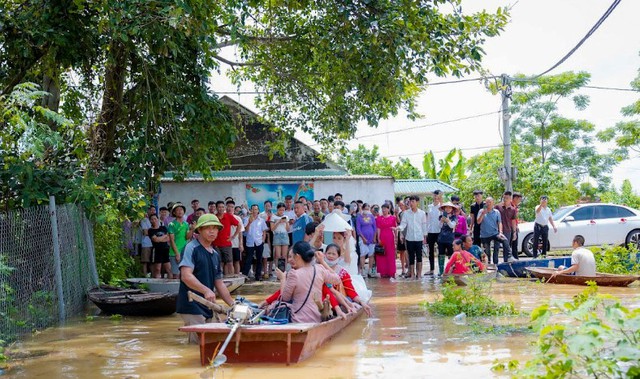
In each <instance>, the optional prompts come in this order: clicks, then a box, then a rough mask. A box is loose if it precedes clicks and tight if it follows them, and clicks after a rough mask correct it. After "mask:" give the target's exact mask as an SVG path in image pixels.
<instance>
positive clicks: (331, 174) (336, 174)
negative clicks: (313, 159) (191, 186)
mask: <svg viewBox="0 0 640 379" xmlns="http://www.w3.org/2000/svg"><path fill="white" fill-rule="evenodd" d="M256 179H260V180H269V181H275V180H313V179H340V180H358V179H391V177H385V176H380V175H349V174H348V173H346V172H345V171H342V170H332V169H325V170H227V171H213V172H211V179H210V180H212V181H225V182H235V181H247V180H256ZM161 181H163V182H173V181H174V173H172V172H167V173H165V174H164V176H163V177H162V180H161ZM184 181H185V182H204V181H205V178H204V177H203V176H202V175H201V174H189V175H187V176H186V177H184Z"/></svg>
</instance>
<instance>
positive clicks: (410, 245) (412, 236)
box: [399, 196, 433, 279]
mask: <svg viewBox="0 0 640 379" xmlns="http://www.w3.org/2000/svg"><path fill="white" fill-rule="evenodd" d="M419 201H420V198H419V197H418V196H411V197H409V209H407V210H406V211H404V213H403V214H402V221H401V222H400V228H399V229H400V230H403V231H405V232H406V235H405V241H406V246H407V252H408V253H409V274H408V276H407V277H408V278H416V279H418V278H420V277H421V276H422V246H423V245H424V244H426V243H427V215H426V213H425V212H424V211H423V210H422V209H419V208H418V202H419ZM429 257H430V259H432V258H431V255H430V256H429ZM416 263H417V265H416ZM431 265H432V266H431V268H432V269H433V262H431ZM414 267H415V268H416V271H415V272H414Z"/></svg>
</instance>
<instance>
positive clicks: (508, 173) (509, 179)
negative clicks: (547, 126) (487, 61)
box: [501, 74, 513, 191]
mask: <svg viewBox="0 0 640 379" xmlns="http://www.w3.org/2000/svg"><path fill="white" fill-rule="evenodd" d="M501 93H502V137H503V141H502V142H503V146H504V174H505V179H506V180H505V190H507V191H513V169H512V168H511V128H510V127H509V119H510V118H511V114H510V113H509V98H510V97H511V78H510V77H509V76H507V74H502V91H501Z"/></svg>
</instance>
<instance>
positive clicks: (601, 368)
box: [492, 282, 640, 379]
mask: <svg viewBox="0 0 640 379" xmlns="http://www.w3.org/2000/svg"><path fill="white" fill-rule="evenodd" d="M530 324H531V326H532V328H533V329H534V330H535V331H536V332H538V333H539V336H538V340H537V341H536V342H534V344H533V345H534V347H535V355H534V356H533V358H531V359H530V360H528V361H526V362H524V364H520V362H518V361H516V360H511V361H506V362H502V361H498V360H496V361H495V362H494V365H493V367H492V370H493V371H495V372H498V373H507V374H510V375H512V377H514V378H536V379H537V378H565V377H571V378H584V377H592V378H601V377H602V378H624V377H627V378H638V377H640V347H639V346H640V309H628V308H626V307H624V306H622V304H621V303H620V300H619V299H617V298H615V297H613V296H610V295H602V294H599V293H598V291H597V286H596V285H595V283H593V282H591V283H590V286H589V288H587V289H586V290H585V291H583V292H582V293H581V294H580V295H578V296H575V297H574V298H573V299H572V300H570V301H567V302H547V303H545V304H543V305H541V306H539V307H538V308H536V309H535V310H534V311H533V312H532V313H531V321H530Z"/></svg>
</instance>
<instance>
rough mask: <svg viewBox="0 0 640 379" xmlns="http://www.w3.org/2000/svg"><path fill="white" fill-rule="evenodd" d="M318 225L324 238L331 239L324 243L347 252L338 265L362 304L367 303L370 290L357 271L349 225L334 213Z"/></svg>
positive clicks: (356, 259)
mask: <svg viewBox="0 0 640 379" xmlns="http://www.w3.org/2000/svg"><path fill="white" fill-rule="evenodd" d="M320 225H322V226H324V229H323V231H324V233H325V237H332V238H324V241H325V243H327V244H329V243H331V240H332V241H333V243H335V244H336V245H338V246H340V247H341V248H342V251H344V252H348V254H343V256H341V257H340V262H339V263H338V264H339V265H340V266H342V267H343V268H344V269H345V270H347V272H348V273H349V275H350V276H351V280H352V282H353V287H354V289H355V291H356V292H357V293H358V295H360V298H361V299H362V300H363V301H364V302H368V301H369V299H371V290H369V289H368V288H367V284H366V283H365V281H364V278H363V277H362V275H360V272H359V270H358V253H357V252H356V241H355V240H354V239H353V238H352V235H351V231H352V227H351V225H349V224H348V223H347V222H346V221H345V220H344V219H343V218H342V217H340V215H338V214H335V213H331V214H329V215H327V217H325V219H324V221H323V222H322V224H320ZM327 234H328V235H327Z"/></svg>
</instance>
